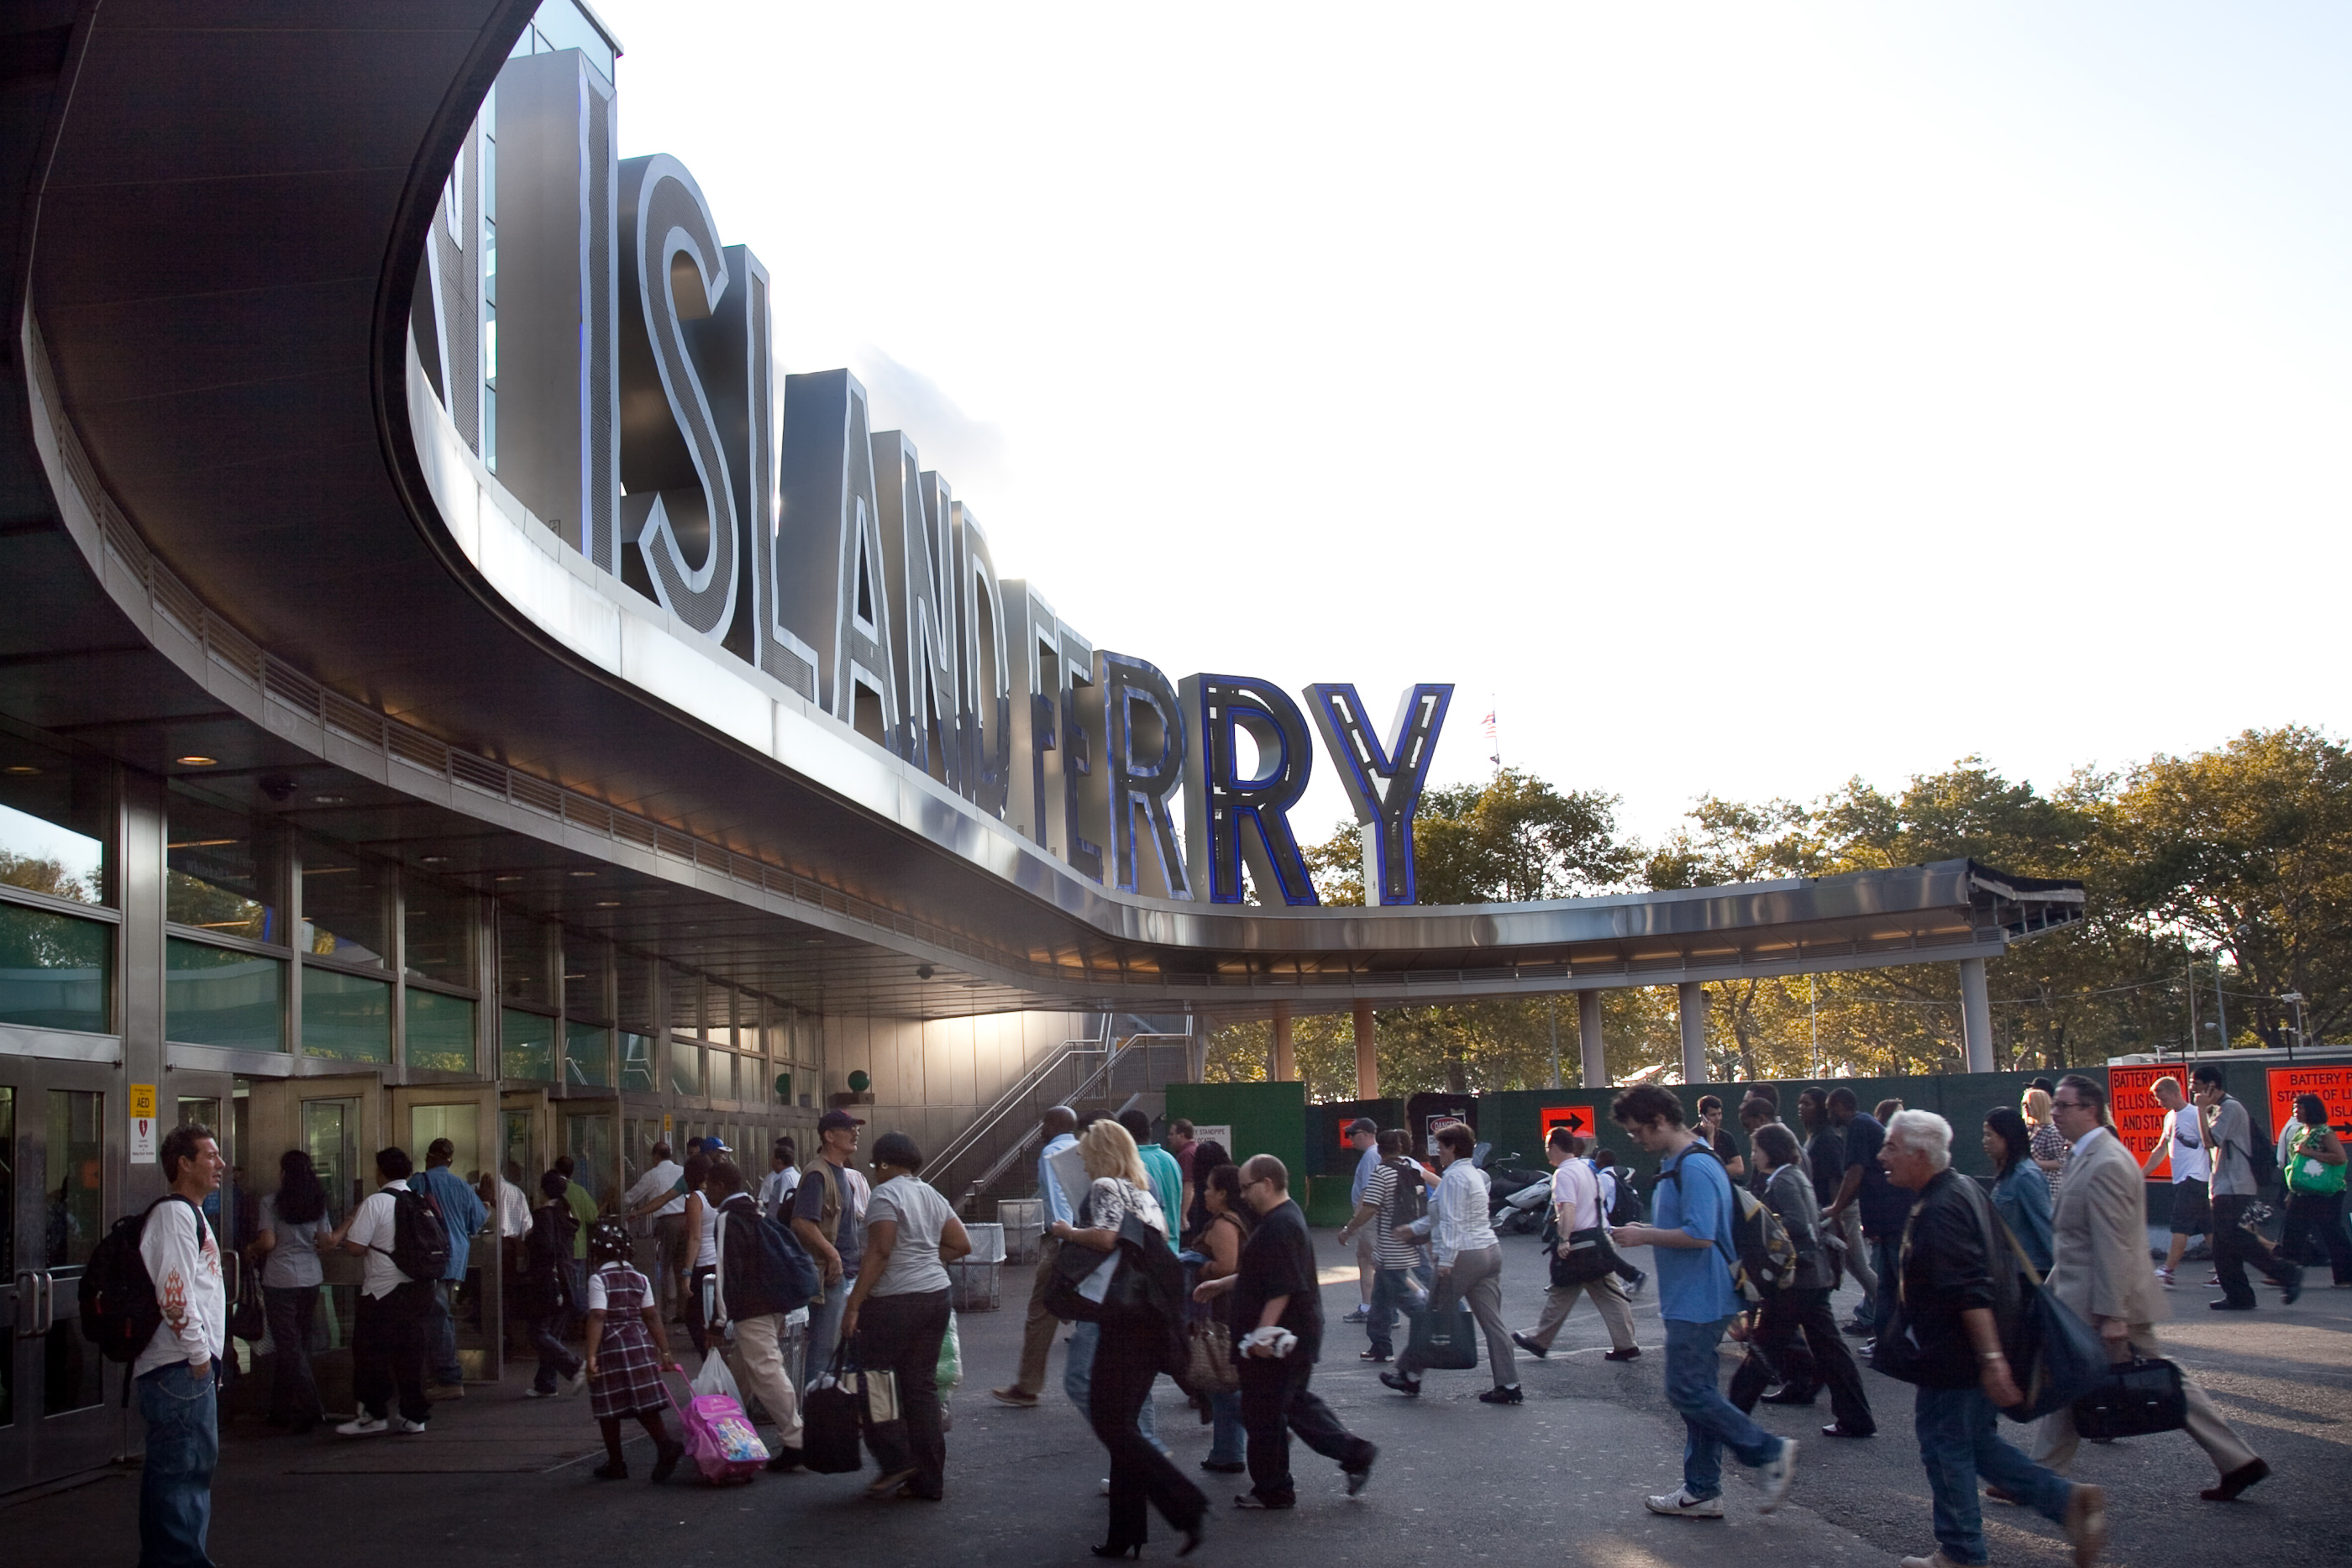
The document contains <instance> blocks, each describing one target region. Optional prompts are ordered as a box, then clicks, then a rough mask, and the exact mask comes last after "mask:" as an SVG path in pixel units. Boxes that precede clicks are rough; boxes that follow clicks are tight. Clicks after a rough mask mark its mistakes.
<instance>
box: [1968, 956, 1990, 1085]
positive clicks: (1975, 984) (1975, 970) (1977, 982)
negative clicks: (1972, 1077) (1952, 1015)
mask: <svg viewBox="0 0 2352 1568" xmlns="http://www.w3.org/2000/svg"><path fill="white" fill-rule="evenodd" d="M1960 1035H1961V1039H1962V1040H1963V1041H1964V1042H1965V1047H1966V1051H1967V1055H1968V1070H1969V1071H1970V1072H1990V1071H1992V998H1991V997H1990V995H1989V994H1988V993H1987V992H1986V990H1985V961H1984V960H1983V959H1982V958H1963V959H1961V960H1960Z"/></svg>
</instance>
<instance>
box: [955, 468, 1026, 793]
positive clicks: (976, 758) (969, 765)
mask: <svg viewBox="0 0 2352 1568" xmlns="http://www.w3.org/2000/svg"><path fill="white" fill-rule="evenodd" d="M954 517H955V534H954V538H955V559H956V576H957V587H956V599H957V611H956V622H957V632H958V633H959V636H960V639H961V648H962V653H961V659H962V663H963V698H964V700H963V732H964V747H963V768H964V773H963V798H964V799H965V800H969V801H971V803H972V804H973V805H975V806H978V807H979V808H980V809H981V810H983V811H985V812H987V813H988V814H989V815H990V816H992V817H1000V818H1001V817H1003V815H1004V803H1005V800H1006V799H1007V797H1008V796H1009V794H1010V791H1011V786H1012V783H1013V662H1012V660H1011V659H1010V658H1009V657H1008V656H1007V654H1006V652H1005V647H1004V596H1003V593H1002V592H1001V591H999V590H998V588H997V586H996V559H995V557H994V556H992V555H991V554H990V553H989V549H988V535H987V534H985V533H983V532H982V530H981V527H980V524H979V522H978V520H976V519H975V518H974V517H972V515H971V507H967V506H965V505H964V504H963V503H962V502H961V501H958V502H957V503H956V504H955V508H954Z"/></svg>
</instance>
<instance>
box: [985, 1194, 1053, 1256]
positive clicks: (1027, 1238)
mask: <svg viewBox="0 0 2352 1568" xmlns="http://www.w3.org/2000/svg"><path fill="white" fill-rule="evenodd" d="M996 1218H997V1222H998V1223H999V1224H1001V1225H1002V1226H1003V1228H1004V1258H1005V1261H1007V1262H1009V1263H1034V1262H1035V1261H1036V1260H1037V1244H1038V1242H1040V1241H1041V1240H1043V1239H1045V1199H1044V1198H1042V1197H1005V1198H999V1199H998V1200H997V1203H996Z"/></svg>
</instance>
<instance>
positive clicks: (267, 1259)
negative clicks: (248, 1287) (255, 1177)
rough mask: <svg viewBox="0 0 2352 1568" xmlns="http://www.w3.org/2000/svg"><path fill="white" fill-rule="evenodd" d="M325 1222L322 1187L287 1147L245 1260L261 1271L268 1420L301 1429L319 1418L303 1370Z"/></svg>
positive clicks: (313, 1383)
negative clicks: (266, 1328) (266, 1340)
mask: <svg viewBox="0 0 2352 1568" xmlns="http://www.w3.org/2000/svg"><path fill="white" fill-rule="evenodd" d="M326 1224H327V1189H326V1187H325V1186H321V1185H320V1181H319V1176H318V1173H317V1172H316V1171H315V1170H313V1169H312V1168H311V1166H310V1155H308V1154H306V1153H304V1152H303V1151H302V1150H300V1149H289V1150H287V1151H286V1153H285V1154H284V1155H280V1156H279V1157H278V1190H277V1191H276V1192H274V1193H271V1194H270V1195H269V1196H268V1197H265V1198H263V1199H262V1200H261V1228H260V1233H259V1234H258V1235H257V1236H256V1237H255V1238H254V1239H253V1240H252V1241H251V1242H250V1243H249V1244H247V1248H246V1262H247V1264H248V1265H251V1264H255V1263H258V1264H259V1265H260V1267H261V1301H262V1307H263V1310H264V1311H265V1312H268V1318H269V1355H270V1362H271V1369H270V1375H269V1415H268V1422H269V1425H271V1426H273V1427H291V1428H292V1429H293V1430H294V1431H295V1432H296V1433H297V1434H299V1433H303V1432H307V1431H309V1430H310V1428H311V1427H316V1426H317V1425H318V1424H319V1418H320V1416H322V1415H324V1414H325V1410H324V1407H323V1406H321V1405H320V1402H319V1380H318V1378H317V1377H316V1376H314V1375H312V1373H311V1370H310V1324H311V1322H312V1321H313V1320H314V1319H315V1318H316V1317H317V1315H318V1311H319V1287H320V1284H321V1283H322V1282H323V1281H324V1280H325V1278H326V1276H325V1274H324V1272H323V1271H322V1270H320V1267H319V1233H320V1230H321V1229H323V1228H326Z"/></svg>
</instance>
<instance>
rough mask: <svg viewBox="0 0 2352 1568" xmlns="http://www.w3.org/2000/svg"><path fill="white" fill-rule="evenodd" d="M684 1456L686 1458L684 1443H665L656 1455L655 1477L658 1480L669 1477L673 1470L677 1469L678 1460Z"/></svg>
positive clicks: (664, 1479)
mask: <svg viewBox="0 0 2352 1568" xmlns="http://www.w3.org/2000/svg"><path fill="white" fill-rule="evenodd" d="M682 1458H686V1445H685V1444H684V1443H678V1442H669V1443H664V1444H663V1445H662V1446H661V1448H660V1449H659V1450H658V1451H657V1452H656V1455H655V1457H654V1479H656V1480H657V1481H666V1480H667V1479H669V1478H670V1474H671V1472H672V1471H674V1470H676V1469H677V1462H678V1460H680V1459H682Z"/></svg>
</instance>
